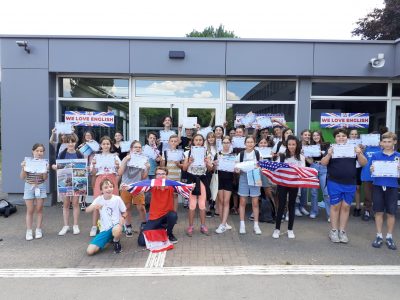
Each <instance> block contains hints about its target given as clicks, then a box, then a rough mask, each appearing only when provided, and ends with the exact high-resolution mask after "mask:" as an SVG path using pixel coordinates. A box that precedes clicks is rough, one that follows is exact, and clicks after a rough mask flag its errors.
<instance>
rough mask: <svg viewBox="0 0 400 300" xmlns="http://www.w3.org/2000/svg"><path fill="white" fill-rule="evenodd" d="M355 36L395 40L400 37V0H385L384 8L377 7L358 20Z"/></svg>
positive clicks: (353, 32)
mask: <svg viewBox="0 0 400 300" xmlns="http://www.w3.org/2000/svg"><path fill="white" fill-rule="evenodd" d="M356 24H357V26H358V27H357V28H355V29H354V30H353V31H352V34H353V36H361V39H363V40H395V39H398V38H400V0H385V7H384V8H375V9H374V10H373V11H372V12H370V13H369V14H367V16H366V17H364V18H361V19H359V20H358V22H357V23H356Z"/></svg>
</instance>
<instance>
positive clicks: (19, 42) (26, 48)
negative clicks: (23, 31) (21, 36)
mask: <svg viewBox="0 0 400 300" xmlns="http://www.w3.org/2000/svg"><path fill="white" fill-rule="evenodd" d="M15 43H16V44H17V46H18V47H24V50H25V51H26V52H28V54H29V53H31V49H30V48H29V47H28V41H15Z"/></svg>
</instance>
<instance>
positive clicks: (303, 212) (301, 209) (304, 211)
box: [300, 207, 310, 216]
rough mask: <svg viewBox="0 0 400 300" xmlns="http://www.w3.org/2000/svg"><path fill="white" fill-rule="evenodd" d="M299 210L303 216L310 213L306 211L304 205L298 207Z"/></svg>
mask: <svg viewBox="0 0 400 300" xmlns="http://www.w3.org/2000/svg"><path fill="white" fill-rule="evenodd" d="M300 212H301V213H302V214H303V215H305V216H308V215H309V214H310V213H309V212H308V210H307V209H305V208H304V207H302V208H300Z"/></svg>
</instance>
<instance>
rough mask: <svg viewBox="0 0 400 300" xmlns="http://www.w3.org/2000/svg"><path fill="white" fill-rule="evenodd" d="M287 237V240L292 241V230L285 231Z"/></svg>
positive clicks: (293, 236)
mask: <svg viewBox="0 0 400 300" xmlns="http://www.w3.org/2000/svg"><path fill="white" fill-rule="evenodd" d="M287 237H288V238H289V239H294V238H295V237H296V236H295V235H294V232H293V230H288V231H287Z"/></svg>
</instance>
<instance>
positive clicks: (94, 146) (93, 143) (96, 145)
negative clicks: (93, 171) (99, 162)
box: [86, 140, 100, 152]
mask: <svg viewBox="0 0 400 300" xmlns="http://www.w3.org/2000/svg"><path fill="white" fill-rule="evenodd" d="M86 145H88V146H89V147H90V148H91V149H92V150H93V151H95V152H97V151H99V150H100V145H99V143H98V142H96V141H95V140H91V141H89V142H86Z"/></svg>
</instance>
